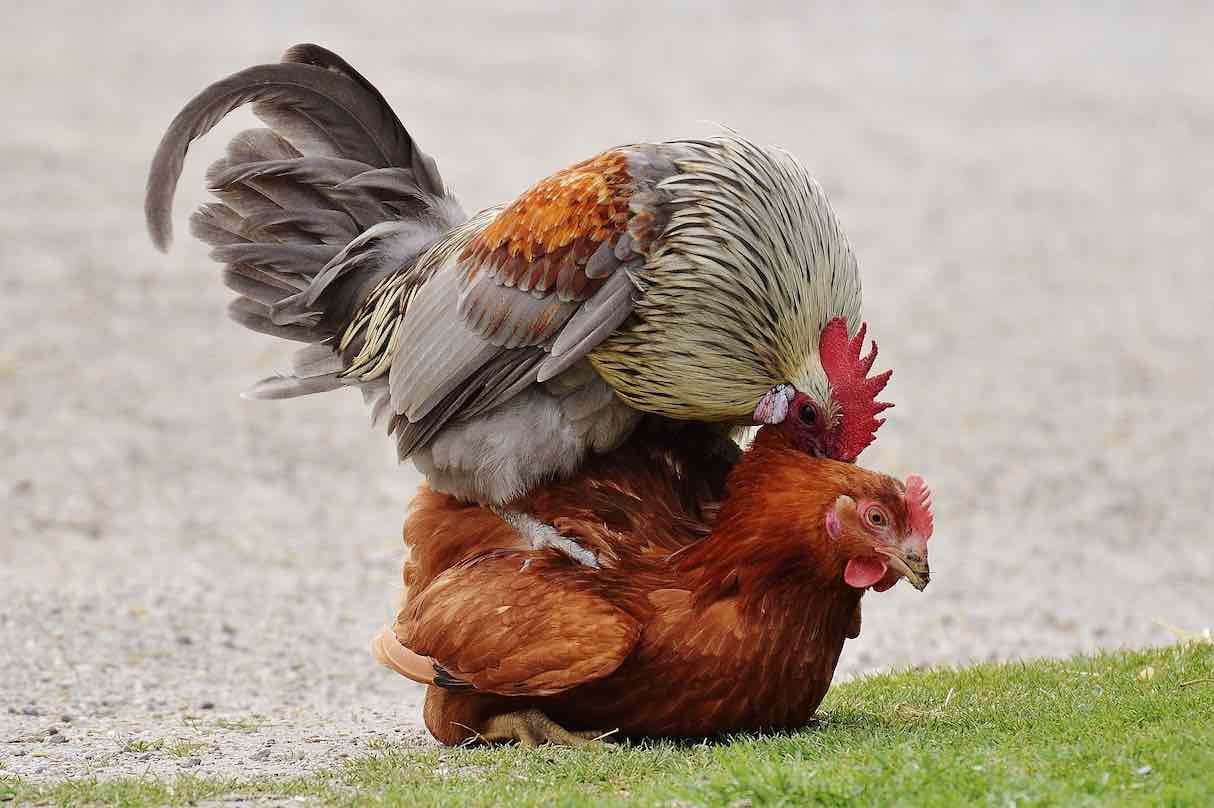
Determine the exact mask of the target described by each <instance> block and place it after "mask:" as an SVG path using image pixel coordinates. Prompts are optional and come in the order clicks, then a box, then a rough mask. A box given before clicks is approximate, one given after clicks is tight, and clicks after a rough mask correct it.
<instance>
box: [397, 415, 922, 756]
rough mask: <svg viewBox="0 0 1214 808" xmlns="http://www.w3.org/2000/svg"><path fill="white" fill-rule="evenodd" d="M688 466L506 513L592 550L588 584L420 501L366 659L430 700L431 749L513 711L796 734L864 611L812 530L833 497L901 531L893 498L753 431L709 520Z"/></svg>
mask: <svg viewBox="0 0 1214 808" xmlns="http://www.w3.org/2000/svg"><path fill="white" fill-rule="evenodd" d="M702 460H703V458H701V457H699V456H698V455H697V454H696V453H695V452H694V451H693V450H690V449H688V448H687V447H686V446H678V445H669V444H668V445H665V446H655V445H654V444H652V443H648V442H646V441H645V440H643V439H638V440H634V441H632V442H631V443H630V444H629V445H627V446H625V447H623V448H622V449H621V450H620V451H618V452H616V453H614V454H612V455H609V456H606V457H601V458H597V459H596V460H595V461H593V462H592V463H591V464H588V466H587V467H586V469H585V470H584V471H583V472H582V474H581V475H580V476H579V477H577V478H576V479H574V480H571V481H568V482H565V483H558V484H554V485H552V486H549V487H546V488H544V489H543V490H541V491H538V492H536V493H534V494H532V495H529V496H528V497H526V498H525V499H524V500H522V501H520V502H517V503H514V504H513V505H512V506H511V507H512V509H514V510H517V511H522V512H526V513H529V514H531V515H533V516H535V517H536V518H537V519H539V520H541V521H544V522H549V523H552V524H555V525H556V526H557V527H558V528H559V529H560V531H561V532H562V533H563V534H564V535H565V536H569V537H572V538H575V539H577V540H578V541H579V542H580V543H581V544H582V545H583V546H585V547H587V548H588V549H591V550H593V551H594V552H595V553H596V554H597V555H598V557H599V560H600V562H602V567H601V569H594V568H591V567H588V566H584V565H581V564H578V563H576V562H573V561H571V560H570V559H569V558H567V557H566V556H564V555H563V554H561V553H560V552H558V551H556V550H543V551H532V550H530V549H529V548H527V547H526V546H525V545H524V544H523V541H522V539H520V537H519V535H518V534H517V533H516V532H515V531H514V530H513V529H512V528H511V527H509V526H508V525H506V524H505V523H504V522H502V521H501V520H500V519H498V518H497V517H496V516H495V515H494V514H493V513H492V512H490V511H487V510H484V509H482V508H479V507H476V506H469V505H466V504H462V503H460V502H458V501H456V500H455V499H454V498H452V497H449V496H446V495H441V494H437V493H434V492H431V491H423V492H422V493H421V494H420V495H419V497H418V499H417V501H416V502H415V504H414V510H413V514H412V516H411V517H410V519H409V522H408V524H407V526H406V542H407V544H408V545H409V546H410V548H411V551H412V554H411V559H410V561H409V562H408V564H407V565H406V568H405V582H406V584H407V586H408V589H409V594H408V596H407V600H406V602H405V604H404V606H403V608H402V611H401V613H400V616H399V618H398V621H397V623H396V625H395V627H394V630H393V634H385V635H384V636H383V637H381V638H380V639H379V640H377V642H378V643H379V644H380V646H381V648H380V650H379V655H380V657H381V660H382V661H384V662H385V663H386V664H388V665H389V666H391V667H394V668H396V669H397V670H398V671H399V672H401V673H402V674H404V675H406V676H409V677H410V678H414V679H417V680H420V681H423V682H426V683H428V684H431V687H430V689H429V692H428V695H427V703H426V710H425V718H426V723H427V726H428V727H429V728H430V730H431V732H432V733H433V734H434V735H435V737H436V738H438V739H439V740H440V741H442V742H444V743H458V742H461V741H463V740H465V739H466V738H468V737H471V736H472V735H473V734H474V733H476V732H479V731H480V730H481V728H482V727H484V725H485V721H487V720H488V719H489V718H491V717H492V716H494V715H498V714H502V713H506V712H513V711H518V710H522V709H527V708H531V707H535V708H538V709H540V710H542V711H543V712H544V713H545V714H546V715H548V716H549V717H551V718H552V719H554V720H555V721H557V722H558V723H559V724H562V725H563V726H565V727H567V728H569V729H573V730H578V729H618V730H619V731H620V732H621V733H622V734H623V735H625V736H703V735H713V734H717V733H720V732H727V731H736V730H760V729H771V728H784V727H796V726H802V725H804V724H805V723H806V722H807V721H808V720H809V719H810V717H811V716H812V715H813V712H814V710H815V709H816V708H817V706H818V704H819V703H820V702H821V700H822V697H823V696H824V695H825V693H826V690H827V688H828V687H829V685H830V681H831V677H832V675H833V673H834V669H835V665H836V663H837V661H838V658H839V652H840V650H841V649H842V646H843V641H844V639H845V638H846V637H848V636H855V634H856V633H857V632H858V631H859V608H858V607H859V600H860V596H861V594H862V593H861V591H860V590H857V589H854V588H852V587H849V586H848V585H847V584H846V583H844V581H843V571H844V567H845V565H846V564H847V562H848V560H849V558H850V557H852V556H853V555H854V554H855V553H856V552H858V551H857V549H856V544H855V540H853V539H852V538H849V534H845V535H844V536H843V538H842V539H833V540H832V539H831V538H830V537H829V536H828V535H827V532H826V530H825V528H824V524H825V515H826V513H827V512H828V511H830V510H831V509H832V508H834V507H835V503H836V499H837V498H838V497H839V496H840V495H846V496H849V497H851V498H852V499H854V500H856V501H862V500H863V501H873V502H879V503H881V504H882V505H884V506H885V507H886V508H887V509H888V510H889V511H890V513H891V514H892V515H893V519H894V521H895V523H896V524H895V527H896V528H897V529H898V530H903V531H904V530H906V529H908V528H909V523H910V518H909V516H908V514H907V511H906V508H905V503H904V489H903V486H902V485H901V484H900V483H898V482H897V481H895V480H893V479H891V478H889V477H886V476H884V475H880V474H876V473H873V472H869V471H866V470H864V469H860V468H857V467H855V466H853V465H849V464H843V463H837V462H833V461H827V460H817V459H814V458H811V457H808V456H806V455H805V454H804V453H801V452H797V451H795V450H791V449H789V448H788V447H787V446H786V444H785V443H784V441H783V438H782V437H781V436H780V435H778V434H777V433H776V432H774V431H771V430H765V431H764V433H761V435H760V437H759V439H758V440H757V441H756V444H755V446H754V448H752V449H751V450H750V451H749V452H748V453H747V454H746V455H745V456H744V457H743V459H742V460H741V461H739V463H738V464H737V465H736V466H735V467H734V469H733V471H732V473H731V474H730V477H729V482H728V495H727V496H726V497H725V499H724V500H723V501H722V502H720V503H714V502H713V501H712V500H713V496H712V495H711V493H710V491H709V490H708V489H707V488H705V485H704V483H702V482H699V479H700V478H699V477H698V471H699V469H700V465H701V461H702ZM718 504H719V506H720V513H719V516H718V517H717V519H716V528H715V529H710V528H709V527H708V525H707V524H706V517H707V516H708V515H709V514H710V513H711V511H712V509H713V508H714V507H716V505H718ZM419 668H420V669H421V670H422V675H420V676H419V675H418V670H419ZM440 685H441V686H440Z"/></svg>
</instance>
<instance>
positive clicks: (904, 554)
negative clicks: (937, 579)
mask: <svg viewBox="0 0 1214 808" xmlns="http://www.w3.org/2000/svg"><path fill="white" fill-rule="evenodd" d="M877 551H878V552H880V553H881V554H882V555H883V556H885V557H886V559H887V560H888V561H889V566H890V567H891V568H892V569H893V570H894V571H895V572H898V573H901V574H902V577H904V578H906V580H907V581H909V582H910V585H911V586H913V587H914V588H915V589H918V590H919V591H920V592H922V591H923V590H924V589H927V585H928V583H929V582H930V581H931V579H932V571H931V569H930V568H929V567H928V566H927V556H926V555H920V554H919V553H918V552H916V551H914V550H908V549H906V548H903V547H888V546H887V547H878V548H877Z"/></svg>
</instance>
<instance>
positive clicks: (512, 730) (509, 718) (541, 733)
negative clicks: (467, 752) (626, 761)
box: [480, 709, 604, 746]
mask: <svg viewBox="0 0 1214 808" xmlns="http://www.w3.org/2000/svg"><path fill="white" fill-rule="evenodd" d="M603 737H604V733H601V732H596V731H594V730H579V731H575V732H570V731H569V730H567V729H565V728H564V727H562V726H561V725H560V724H558V723H556V722H555V721H553V720H552V719H551V718H549V717H548V716H546V715H544V714H543V713H542V712H540V711H539V710H536V709H531V710H519V711H518V712H517V713H502V714H501V715H495V716H494V717H493V718H490V719H489V720H488V721H487V722H486V723H485V731H484V732H482V733H480V739H481V740H482V741H488V742H493V741H518V742H519V744H521V745H522V746H539V745H540V744H544V743H550V744H553V745H555V746H598V745H601V744H602V743H603V741H602V740H601V739H602V738H603Z"/></svg>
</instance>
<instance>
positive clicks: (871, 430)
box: [818, 317, 894, 461]
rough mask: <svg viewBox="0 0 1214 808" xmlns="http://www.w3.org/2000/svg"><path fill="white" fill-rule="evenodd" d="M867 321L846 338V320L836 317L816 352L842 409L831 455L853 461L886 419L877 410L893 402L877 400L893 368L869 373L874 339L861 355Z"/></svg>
mask: <svg viewBox="0 0 1214 808" xmlns="http://www.w3.org/2000/svg"><path fill="white" fill-rule="evenodd" d="M867 330H868V324H867V323H862V324H861V325H860V331H859V332H858V333H857V334H856V336H855V339H848V336H847V320H846V319H844V318H843V317H836V318H834V319H833V320H831V321H830V322H829V323H827V324H826V328H823V329H822V337H821V339H820V340H819V345H818V353H819V356H820V357H821V359H822V369H823V370H825V371H826V378H827V379H829V380H830V386H831V390H832V393H833V395H834V399H835V402H836V403H838V405H839V409H840V410H842V412H843V419H842V423H841V424H840V431H839V436H838V438H837V439H836V442H835V445H834V447H833V448H834V452H833V453H832V456H833V457H834V458H835V459H836V460H846V461H852V460H855V459H856V458H857V457H859V456H860V452H862V451H864V448H865V447H866V446H868V445H869V444H870V443H872V442H873V440H874V439H875V438H876V432H877V429H878V428H880V426H881V424H883V423H885V419H884V418H878V417H877V413H879V412H883V411H884V410H888V409H889V408H890V407H892V406H894V405H893V404H890V403H888V402H885V401H877V394H878V393H880V392H881V391H882V390H884V389H885V385H886V384H888V383H889V377H890V376H892V375H893V371H892V370H887V371H885V372H884V373H880V374H878V375H876V376H872V377H869V376H868V372H869V371H870V370H872V367H873V362H875V361H876V360H877V342H876V340H873V344H872V350H870V351H869V352H868V355H867V356H864V357H861V356H860V351H861V349H862V348H863V347H864V335H865V333H866V332H867Z"/></svg>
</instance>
